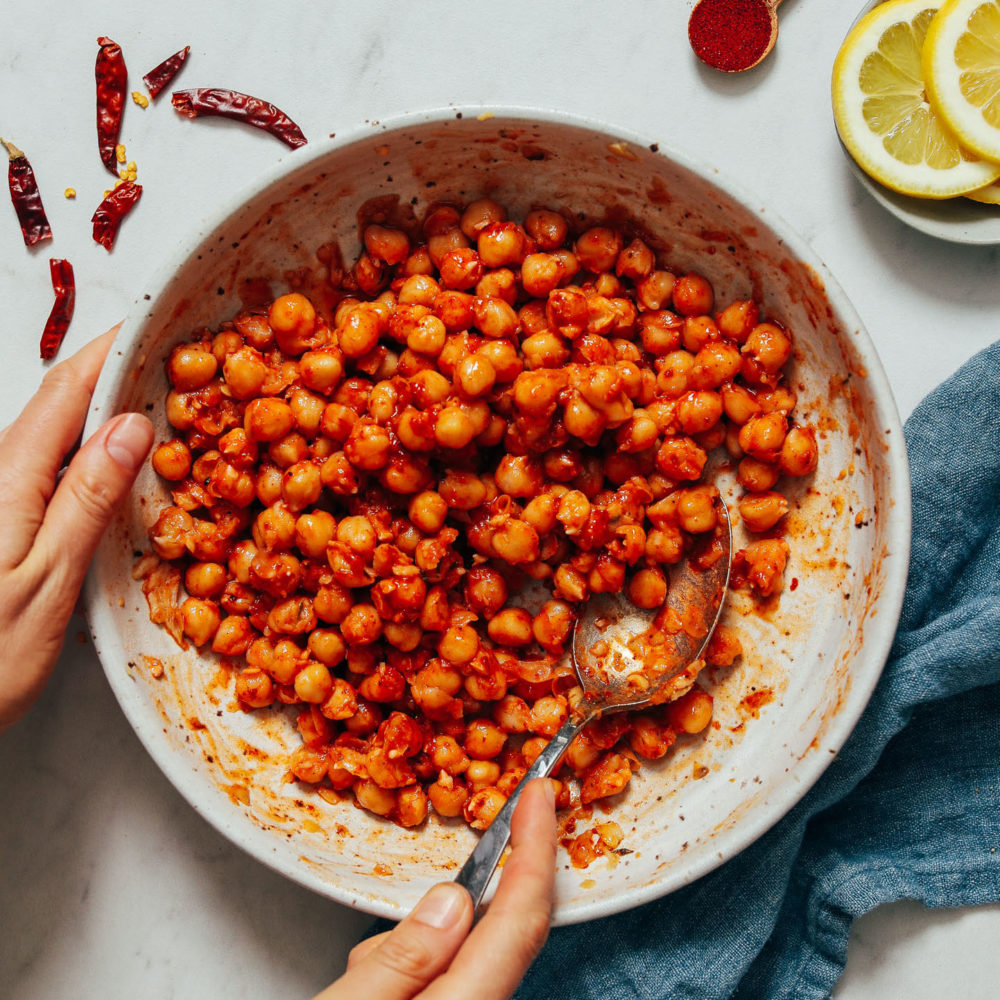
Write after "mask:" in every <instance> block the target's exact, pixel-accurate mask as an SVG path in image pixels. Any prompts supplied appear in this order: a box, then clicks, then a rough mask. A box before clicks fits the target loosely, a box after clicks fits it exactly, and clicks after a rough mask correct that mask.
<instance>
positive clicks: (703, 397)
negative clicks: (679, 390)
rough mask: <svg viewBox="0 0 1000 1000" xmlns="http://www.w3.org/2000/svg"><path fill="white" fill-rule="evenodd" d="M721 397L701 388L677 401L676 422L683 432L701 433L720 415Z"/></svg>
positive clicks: (717, 420)
mask: <svg viewBox="0 0 1000 1000" xmlns="http://www.w3.org/2000/svg"><path fill="white" fill-rule="evenodd" d="M722 412H723V409H722V397H721V396H720V395H719V394H718V393H717V392H711V391H709V390H707V389H703V390H700V391H697V392H689V393H686V394H685V395H683V396H681V398H680V399H679V400H678V401H677V423H678V424H679V425H680V429H681V430H682V431H684V433H685V434H703V433H704V432H705V431H707V430H711V428H713V427H714V426H715V425H716V424H717V423H718V422H719V420H720V419H721V417H722Z"/></svg>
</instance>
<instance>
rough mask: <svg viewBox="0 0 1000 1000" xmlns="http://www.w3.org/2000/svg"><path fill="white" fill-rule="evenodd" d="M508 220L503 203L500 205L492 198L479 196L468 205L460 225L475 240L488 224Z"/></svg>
mask: <svg viewBox="0 0 1000 1000" xmlns="http://www.w3.org/2000/svg"><path fill="white" fill-rule="evenodd" d="M506 221H507V212H506V210H505V209H504V207H503V206H502V205H498V204H497V203H496V202H495V201H493V200H492V199H491V198H479V199H478V200H476V201H470V202H469V204H468V205H467V206H466V208H465V211H464V212H462V217H461V219H460V221H459V227H460V228H461V230H462V232H463V233H465V235H466V236H467V237H468V238H469V239H470V240H474V239H476V238H477V237H478V236H479V234H480V233H481V232H482V231H483V230H484V229H486V228H487V226H491V225H493V224H494V223H497V222H506Z"/></svg>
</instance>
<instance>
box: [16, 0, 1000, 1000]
mask: <svg viewBox="0 0 1000 1000" xmlns="http://www.w3.org/2000/svg"><path fill="white" fill-rule="evenodd" d="M44 6H45V12H44V13H40V12H32V13H24V12H23V11H27V10H29V9H31V10H33V11H41V9H42V5H38V6H37V7H36V8H32V7H30V6H29V5H24V4H17V5H15V4H14V3H13V0H3V2H2V3H0V13H2V18H0V23H2V24H3V32H2V34H0V133H2V134H3V135H4V136H5V137H6V138H10V139H12V140H13V141H15V142H16V143H17V144H18V145H20V146H21V147H22V148H24V149H25V150H26V151H27V152H28V154H29V156H30V158H31V160H32V162H33V163H34V166H35V169H36V172H37V174H38V178H39V182H40V184H41V185H42V190H43V194H44V196H45V200H46V206H47V208H48V212H49V216H50V218H51V220H52V223H53V227H54V229H55V233H56V237H55V241H54V242H53V243H51V244H45V245H43V246H41V247H40V248H38V249H37V250H36V251H34V252H30V253H29V252H27V251H25V249H24V247H23V246H22V245H21V242H20V235H19V233H18V230H17V226H16V223H15V220H14V217H13V213H12V212H11V211H10V210H9V208H6V207H5V201H6V199H5V197H0V303H2V304H3V313H4V316H3V320H4V322H3V330H4V333H3V340H4V354H3V366H2V369H0V372H2V374H0V386H2V392H0V424H4V423H6V422H8V421H9V420H10V419H11V418H12V417H13V416H14V415H15V414H16V412H17V411H18V410H19V408H20V406H21V405H22V404H23V402H24V401H25V400H26V399H27V397H28V396H29V395H30V393H31V392H32V390H33V388H34V387H35V385H36V384H37V383H38V381H39V379H40V378H41V376H42V373H43V370H44V369H43V366H42V365H41V363H40V362H39V361H38V360H37V357H36V346H37V341H38V335H39V332H40V330H41V328H42V325H43V323H44V321H45V317H46V315H47V314H48V310H49V307H50V304H51V291H50V286H49V276H48V266H47V259H48V257H49V256H53V255H55V256H64V257H68V258H70V259H71V260H72V262H73V264H74V265H75V267H76V273H77V278H78V282H79V293H78V300H77V311H76V318H75V320H74V322H73V327H72V330H71V332H70V335H69V339H68V342H67V344H66V345H65V348H64V351H63V354H64V355H65V354H68V353H69V352H70V351H71V350H72V349H74V348H76V347H78V346H80V345H81V344H82V343H84V341H85V340H87V339H88V338H90V337H91V336H93V335H94V334H96V333H98V332H100V331H102V330H104V329H106V328H107V327H109V326H110V325H111V324H113V323H114V322H115V321H117V320H118V319H119V318H121V317H122V316H123V314H124V313H125V311H126V309H127V307H128V304H129V302H130V301H131V299H132V297H133V295H134V294H136V292H137V291H138V290H140V287H141V283H142V282H143V280H144V278H145V276H146V275H148V274H149V273H150V272H151V271H152V270H153V269H154V268H156V266H157V265H158V262H159V260H160V257H161V255H162V252H163V251H164V250H165V249H167V248H170V247H171V246H172V245H173V244H174V243H175V242H176V241H177V240H178V239H180V238H181V237H182V235H183V234H184V233H186V232H187V231H188V230H189V229H190V228H191V227H192V226H194V225H195V224H196V223H197V221H198V220H199V219H200V218H201V217H202V216H203V215H204V214H205V213H207V212H208V211H209V210H210V209H211V207H212V205H213V204H214V203H215V201H216V200H217V199H218V198H219V197H221V196H222V195H223V194H224V193H226V192H228V191H229V190H231V189H233V188H238V187H240V186H242V185H245V184H247V183H249V182H250V181H252V179H253V178H254V176H255V175H256V174H257V173H258V172H259V171H260V170H262V169H263V168H264V167H266V166H267V165H269V164H271V163H272V162H273V161H274V159H275V158H276V157H277V156H279V155H281V154H282V153H283V151H284V147H283V146H281V145H280V144H278V143H277V142H276V141H275V140H274V139H271V138H269V137H268V136H265V135H262V134H257V133H254V132H251V131H249V130H245V129H242V128H240V127H239V126H236V125H230V124H228V123H216V122H194V123H192V122H187V121H182V120H180V119H179V118H178V117H177V116H176V115H175V114H174V113H173V112H172V110H171V109H170V107H169V104H168V100H169V99H168V98H161V101H160V103H159V104H157V105H156V106H153V107H151V108H149V109H148V110H146V111H142V110H140V109H139V108H137V107H135V106H133V105H131V104H130V105H129V106H128V108H127V112H126V122H125V128H124V133H123V135H124V139H125V141H126V143H127V145H128V153H129V157H130V158H132V159H135V160H136V161H137V162H138V164H139V170H140V176H139V179H140V181H141V182H142V183H143V184H144V186H145V193H144V196H143V201H142V203H141V205H140V206H139V208H138V210H137V211H136V212H135V214H134V216H133V217H132V218H130V219H129V220H128V221H127V222H126V224H125V225H124V227H123V229H122V233H121V237H120V240H119V244H118V246H117V247H116V249H115V251H114V253H113V254H112V255H110V256H109V255H108V254H106V253H105V251H104V250H103V249H101V248H100V247H98V246H96V245H95V244H93V243H92V242H91V240H90V235H89V231H90V227H89V218H90V214H91V212H92V211H93V207H94V205H95V204H96V203H97V201H99V200H100V196H101V192H102V190H103V189H104V188H105V186H106V184H107V175H106V174H105V173H104V171H103V168H102V167H101V164H100V162H99V159H98V157H97V152H96V148H95V138H94V126H93V117H94V111H93V75H92V74H93V60H94V55H95V51H96V46H95V44H94V40H95V38H96V37H97V36H98V35H99V34H109V35H111V36H112V37H113V38H114V39H115V40H116V41H118V42H119V43H120V44H121V45H122V46H123V48H124V50H125V53H126V57H127V59H128V62H129V65H130V67H131V70H132V82H133V86H135V85H136V84H138V81H139V78H140V77H141V75H142V73H144V72H146V71H147V70H148V68H150V67H151V66H153V65H155V64H156V63H157V62H159V61H160V59H162V58H163V57H164V56H166V55H168V54H169V53H171V52H173V51H175V50H176V49H178V48H180V47H181V46H183V45H185V44H190V45H191V47H192V53H191V59H190V62H189V64H188V66H187V67H186V68H185V70H184V72H183V75H182V76H181V77H180V78H179V79H178V81H177V83H178V86H182V87H193V86H199V85H202V86H229V87H233V88H235V89H238V90H244V91H248V92H250V93H255V94H259V95H261V96H263V97H265V98H267V99H269V100H272V101H274V102H275V103H276V104H278V105H279V106H281V107H282V108H284V109H285V110H287V111H288V112H289V113H290V114H291V115H292V116H293V117H294V118H295V119H296V120H297V121H298V122H299V124H300V125H301V126H302V127H303V129H304V131H305V133H306V134H307V135H308V136H312V137H314V138H318V137H321V136H324V135H327V134H328V133H331V132H336V131H338V130H339V129H344V128H346V127H347V126H349V125H351V124H354V123H357V122H360V121H364V120H377V119H380V118H384V117H386V116H389V115H391V114H394V113H398V112H402V111H409V110H419V109H422V108H428V107H434V106H442V105H448V104H452V103H454V104H461V103H485V104H489V103H491V102H493V103H497V104H508V105H510V104H522V105H532V104H536V105H546V106H552V107H558V108H561V109H563V110H567V111H572V112H575V113H578V114H585V115H587V114H589V115H593V116H594V117H596V118H598V119H603V120H604V121H606V122H611V123H617V124H620V125H622V126H624V127H626V128H630V129H633V130H636V131H638V132H641V133H645V134H647V135H649V136H650V137H651V138H653V139H657V140H660V141H661V142H663V143H665V144H669V145H673V146H675V147H677V148H680V149H683V150H684V151H685V152H687V153H688V154H690V155H692V156H695V157H698V158H701V159H702V160H704V161H705V162H707V163H711V164H714V165H717V166H718V167H719V168H721V169H722V170H723V171H724V172H725V173H726V174H728V175H730V176H731V177H732V178H734V179H736V180H737V181H738V182H739V183H740V184H741V185H742V186H744V187H745V188H747V189H749V190H751V191H754V192H757V193H759V194H762V195H764V196H766V198H767V199H768V200H769V201H770V203H771V205H772V206H773V208H774V210H775V211H776V212H777V213H778V214H780V215H782V216H783V217H784V218H785V219H786V220H788V221H789V222H791V223H792V224H793V226H794V227H795V228H796V229H797V230H798V231H799V232H800V233H801V234H802V236H804V237H805V238H806V240H808V241H809V242H810V243H811V244H812V246H813V247H814V249H815V250H816V251H817V252H818V253H819V254H820V256H822V257H823V258H824V259H825V260H826V262H827V263H828V264H829V266H830V267H831V269H832V270H833V272H834V274H836V275H837V277H838V278H839V280H840V282H841V283H842V285H843V286H844V288H845V289H846V291H847V293H848V294H849V295H850V297H851V298H852V299H853V301H854V303H855V305H856V307H857V309H858V311H859V312H860V314H861V316H862V317H863V319H864V320H865V322H866V324H867V326H868V329H869V330H870V332H871V335H872V337H873V339H874V341H875V343H876V345H877V347H878V350H879V352H880V353H881V356H882V358H883V361H884V363H885V366H886V368H887V370H888V374H889V378H890V381H891V383H892V385H893V386H894V389H895V392H896V394H897V399H898V402H899V406H900V409H901V411H902V413H903V415H904V416H905V415H906V414H908V413H909V411H910V410H911V409H912V408H913V406H914V405H915V404H916V403H917V401H918V400H919V399H920V398H921V397H922V396H923V395H924V393H925V392H926V391H927V390H929V389H930V388H931V387H932V386H933V385H934V384H936V383H937V382H938V381H940V380H941V379H942V378H943V377H945V376H946V375H947V374H949V373H950V372H951V371H952V370H954V369H955V368H956V367H957V366H958V365H959V364H960V363H961V362H962V361H964V360H965V359H966V358H967V357H969V356H970V355H972V354H973V353H975V351H977V350H978V349H979V348H981V347H983V346H985V345H986V344H987V343H988V342H989V341H990V340H991V339H992V338H993V337H995V336H996V335H997V324H996V317H997V308H998V306H1000V282H998V281H997V275H998V270H1000V269H998V256H997V251H996V249H992V248H982V247H980V248H968V247H961V246H955V245H949V244H947V243H942V242H938V241H936V240H934V239H931V238H929V237H925V236H922V235H920V234H918V233H915V232H912V231H910V230H907V229H905V228H904V227H903V226H901V225H900V224H899V223H898V222H896V221H895V220H894V219H893V218H891V217H890V216H888V215H886V214H885V213H884V212H883V211H882V210H881V209H880V208H879V207H878V206H877V205H876V204H875V203H874V202H873V201H872V200H871V199H870V198H869V197H868V196H867V195H866V194H865V193H864V192H863V191H862V190H861V188H860V187H859V185H858V184H857V183H856V182H855V181H854V180H853V178H852V176H851V174H850V171H849V170H848V167H847V165H846V163H845V162H844V160H843V158H842V155H841V152H840V149H839V146H838V143H837V139H836V135H835V132H834V129H833V126H832V122H831V117H830V109H829V107H830V102H829V93H828V91H829V71H830V66H831V64H832V61H833V57H834V53H835V51H836V48H837V45H838V43H839V40H840V38H841V37H842V36H843V34H844V32H845V31H846V29H847V27H848V26H849V25H850V23H851V21H852V20H853V18H854V16H855V14H856V13H857V11H856V10H855V9H854V8H855V3H851V2H846V3H845V2H842V0H809V2H808V3H807V2H804V0H788V2H787V3H785V4H784V5H783V7H782V10H781V24H782V29H781V40H780V42H779V45H778V48H777V49H776V51H775V53H774V54H773V55H772V57H771V58H770V59H769V60H768V62H767V63H766V64H765V65H764V66H762V67H761V68H760V69H759V70H758V71H756V72H754V73H753V74H750V75H747V76H745V77H736V78H729V77H723V76H720V75H717V74H714V73H712V72H710V71H708V70H704V69H703V68H701V67H700V66H699V65H697V64H696V62H695V60H694V59H693V57H692V56H691V54H690V52H689V51H688V49H687V46H686V21H687V15H688V12H689V10H690V8H691V6H692V3H691V0H669V2H663V0H650V2H646V0H619V2H618V3H616V4H614V5H612V4H610V3H606V2H605V3H600V2H595V0H575V2H574V0H548V2H546V3H537V2H532V0H508V2H507V3H505V4H503V5H500V4H486V3H459V2H444V0H425V2H423V3H420V4H403V3H396V4H393V3H386V2H375V0H368V2H365V3H355V4H349V3H346V2H340V0H336V2H327V3H324V4H319V3H302V2H293V0H286V3H284V4H282V5H280V7H279V5H271V6H269V7H268V8H265V7H264V6H263V5H253V6H251V5H250V4H244V3H240V4H237V3H235V2H233V0H225V2H218V3H214V4H206V3H204V2H192V0H173V2H171V3H169V4H155V5H154V4H149V3H138V2H137V3H135V4H132V5H127V6H125V5H122V6H117V7H115V6H110V5H108V4H104V3H98V2H96V0H76V2H74V3H69V2H67V0H57V3H55V4H49V5H44ZM857 6H860V0H859V2H858V3H857ZM67 186H73V187H75V188H76V189H77V191H78V192H79V195H78V197H77V199H76V200H75V201H67V200H65V199H64V198H63V197H62V191H63V189H64V188H65V187H67ZM0 802H2V803H3V808H2V809H0V845H2V846H0V852H2V853H0V928H2V933H0V996H3V997H5V998H11V1000H61V998H68V997H77V996H81V995H82V996H101V997H107V998H111V1000H114V998H118V997H143V998H146V1000H167V998H174V997H184V998H191V1000H197V998H203V997H204V998H207V997H212V998H217V1000H222V998H227V997H241V998H242V997H273V996H282V997H306V996H309V995H311V994H312V993H313V992H315V991H316V990H317V989H318V988H320V987H321V986H322V985H324V984H325V983H327V982H328V981H329V980H330V979H332V978H333V977H334V975H335V974H336V973H337V972H338V970H340V969H341V968H342V966H343V962H344V960H345V956H346V954H347V951H348V950H349V948H350V946H351V944H352V943H353V942H354V940H356V939H357V937H358V936H359V935H360V934H361V933H362V931H363V929H364V927H365V926H366V923H367V919H366V918H365V917H364V916H363V915H360V914H356V913H353V912H350V911H348V910H345V909H343V908H341V907H339V906H337V905H335V904H333V903H330V902H327V901H326V900H323V899H320V898H318V897H316V896H314V895H312V894H310V893H309V892H307V891H306V890H303V889H300V888H298V887H297V886H294V885H292V884H290V883H288V882H286V881H284V880H283V879H281V878H280V877H279V876H277V875H275V874H273V873H272V872H271V871H270V870H268V869H266V868H264V867H262V866H261V865H259V864H258V863H256V862H255V861H252V860H250V859H249V858H247V857H245V856H244V855H243V854H241V853H240V852H239V851H237V850H236V849H235V848H233V847H231V846H230V845H229V843H228V842H227V841H225V840H223V839H222V838H221V837H220V836H219V835H218V834H217V833H216V832H215V831H214V830H213V829H211V828H210V827H209V826H208V825H207V824H206V823H204V822H203V821H202V820H201V819H200V818H199V817H198V816H197V815H195V813H194V812H193V811H192V810H191V809H190V808H189V807H188V805H187V804H186V803H185V802H184V801H183V800H182V799H181V798H180V796H179V795H178V794H177V793H176V792H174V790H173V789H172V788H171V786H170V785H169V784H168V783H167V781H166V780H165V779H164V778H163V777H162V775H161V774H160V773H159V771H158V770H157V769H156V767H155V766H154V765H153V764H152V762H151V761H150V760H149V758H148V757H147V756H146V754H145V752H144V750H143V749H142V747H141V746H140V744H139V743H138V741H137V740H136V738H135V737H134V735H133V734H132V732H131V730H130V729H129V727H128V725H127V724H126V722H125V720H124V718H123V717H122V715H121V714H120V712H119V710H118V707H117V704H116V703H115V701H114V699H113V697H112V696H111V693H110V691H109V689H108V687H107V684H106V683H105V680H104V676H103V674H102V672H101V668H100V665H99V663H98V661H97V659H96V657H95V655H94V653H93V650H92V649H91V647H90V645H89V644H88V643H87V641H86V640H85V639H84V638H83V625H82V623H81V622H79V621H74V622H73V624H72V625H71V627H70V631H69V637H68V641H67V644H66V649H65V651H64V653H63V656H62V660H61V662H60V665H59V668H58V670H57V672H56V675H55V678H54V680H53V682H52V683H51V684H50V686H49V688H48V690H47V691H46V693H45V695H44V696H43V699H42V701H41V702H40V703H39V705H38V706H37V707H36V708H35V709H34V710H33V711H32V713H31V714H30V715H29V717H28V718H27V719H26V720H25V721H24V722H23V723H22V724H21V725H19V726H18V727H16V728H15V729H14V730H12V731H10V732H8V733H7V734H5V735H3V736H2V737H0ZM998 938H1000V907H987V908H983V909H981V910H977V911H946V912H939V913H928V912H926V911H924V910H923V908H922V907H920V906H918V905H916V904H907V903H904V904H898V905H895V906H891V907H885V908H882V909H880V910H878V911H876V912H875V913H873V914H871V915H870V916H868V917H865V918H864V919H863V920H861V921H859V923H858V924H857V926H856V928H855V932H854V934H853V936H852V942H851V948H850V952H849V960H848V969H847V973H846V975H845V977H844V979H843V981H842V982H841V984H840V986H839V987H838V989H837V992H836V996H837V997H838V998H839V1000H861V998H867V997H880V998H881V997H897V996H900V997H901V996H906V997H909V998H912V1000H923V998H928V1000H929V998H931V997H934V998H935V1000H936V998H937V997H939V996H940V995H941V993H942V992H943V991H944V990H945V989H947V990H949V991H950V992H951V993H952V994H955V995H958V996H962V997H964V998H968V1000H977V998H985V997H988V996H990V997H991V996H995V994H996V988H995V981H996V977H997V974H998V973H1000V952H998V950H997V948H996V947H995V942H996V940H997V939H998Z"/></svg>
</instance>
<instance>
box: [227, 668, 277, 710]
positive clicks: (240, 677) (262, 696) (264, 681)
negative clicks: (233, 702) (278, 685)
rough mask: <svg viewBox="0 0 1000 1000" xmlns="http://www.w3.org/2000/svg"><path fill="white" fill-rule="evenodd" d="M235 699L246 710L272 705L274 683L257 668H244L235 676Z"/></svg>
mask: <svg viewBox="0 0 1000 1000" xmlns="http://www.w3.org/2000/svg"><path fill="white" fill-rule="evenodd" d="M236 698H237V700H238V701H240V702H241V703H242V704H244V705H246V706H247V707H248V708H266V707H267V706H268V705H272V704H273V703H274V682H273V681H272V680H271V678H270V677H268V675H267V674H265V673H264V671H263V670H260V669H258V668H257V667H245V668H244V669H243V670H241V671H240V672H239V673H238V674H237V675H236Z"/></svg>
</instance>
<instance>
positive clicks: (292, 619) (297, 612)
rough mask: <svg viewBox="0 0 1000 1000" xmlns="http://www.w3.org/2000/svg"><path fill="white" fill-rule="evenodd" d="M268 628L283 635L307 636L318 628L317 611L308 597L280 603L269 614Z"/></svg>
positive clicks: (294, 598) (293, 598)
mask: <svg viewBox="0 0 1000 1000" xmlns="http://www.w3.org/2000/svg"><path fill="white" fill-rule="evenodd" d="M267 627H268V628H269V629H271V631H272V632H280V633H281V634H282V635H305V634H306V633H308V632H311V631H312V630H313V629H314V628H315V627H316V611H315V609H314V608H313V603H312V601H311V600H310V599H309V598H308V597H301V596H296V597H288V598H285V600H281V601H278V603H277V604H275V605H274V607H273V608H271V610H270V611H269V612H268V614H267Z"/></svg>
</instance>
